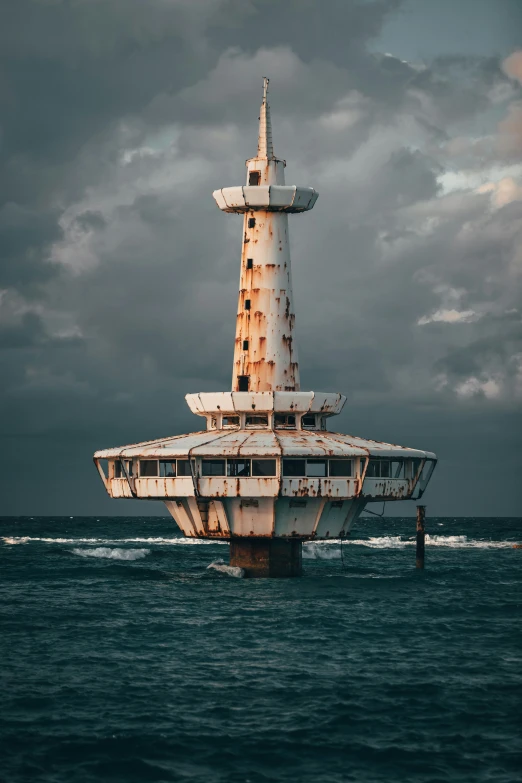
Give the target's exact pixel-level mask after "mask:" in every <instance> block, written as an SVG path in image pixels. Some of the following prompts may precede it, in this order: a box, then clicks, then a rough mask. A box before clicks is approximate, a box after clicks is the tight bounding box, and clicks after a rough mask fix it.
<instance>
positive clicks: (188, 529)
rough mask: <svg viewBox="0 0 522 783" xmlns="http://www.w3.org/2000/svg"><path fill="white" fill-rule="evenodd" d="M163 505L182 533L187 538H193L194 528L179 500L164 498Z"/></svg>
mask: <svg viewBox="0 0 522 783" xmlns="http://www.w3.org/2000/svg"><path fill="white" fill-rule="evenodd" d="M165 505H166V507H167V509H168V511H169V513H170V515H171V516H172V518H173V519H174V521H175V522H176V524H177V525H178V527H179V528H180V529H181V531H182V533H184V535H185V536H187V537H188V538H195V537H196V536H197V531H196V528H195V527H194V524H193V522H192V519H191V518H190V517H189V515H188V514H187V512H186V510H185V509H184V507H183V504H182V503H181V501H178V500H165Z"/></svg>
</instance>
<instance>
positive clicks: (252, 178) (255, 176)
mask: <svg viewBox="0 0 522 783" xmlns="http://www.w3.org/2000/svg"><path fill="white" fill-rule="evenodd" d="M260 179H261V172H260V171H251V172H250V173H249V175H248V184H249V185H259V180H260Z"/></svg>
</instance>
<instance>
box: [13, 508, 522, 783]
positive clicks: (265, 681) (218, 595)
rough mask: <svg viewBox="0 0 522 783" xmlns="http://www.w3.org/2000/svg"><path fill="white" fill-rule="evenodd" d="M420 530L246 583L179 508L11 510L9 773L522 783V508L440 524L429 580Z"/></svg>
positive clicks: (380, 537)
mask: <svg viewBox="0 0 522 783" xmlns="http://www.w3.org/2000/svg"><path fill="white" fill-rule="evenodd" d="M414 528H415V523H414V520H412V519H408V520H406V519H383V520H378V519H373V520H364V521H363V520H362V521H360V522H359V523H358V524H357V526H356V528H355V529H354V531H353V532H352V538H351V541H349V542H347V543H345V544H344V545H343V549H342V552H341V550H340V547H339V542H337V543H327V544H326V543H325V544H310V545H307V546H306V547H305V549H304V551H305V560H304V565H305V574H304V576H303V578H302V579H293V580H245V579H241V578H236V577H237V576H239V573H238V572H237V571H234V570H230V569H229V568H228V567H227V565H226V564H227V563H228V547H227V545H226V544H214V543H210V544H208V543H198V542H192V541H188V540H187V539H184V538H182V537H181V536H180V534H179V533H178V532H177V528H176V527H175V525H174V524H173V523H172V522H170V521H169V520H166V519H159V518H158V519H156V518H153V519H151V518H146V519H145V518H141V519H136V518H130V519H124V518H101V519H96V518H78V517H76V518H70V519H69V518H67V519H63V518H56V519H48V518H37V517H35V518H31V519H29V518H18V519H12V518H11V519H3V520H1V521H0V536H1V538H0V563H1V571H0V579H1V582H2V584H1V588H2V602H1V604H0V624H1V638H0V655H1V661H2V686H3V687H2V702H3V706H2V709H1V711H0V731H1V738H2V745H3V750H2V752H1V754H0V780H2V781H6V782H7V781H9V783H18V782H19V781H45V782H46V783H51V782H53V783H54V782H56V783H62V782H63V783H65V782H67V783H77V782H78V783H80V782H81V783H90V781H118V782H120V781H121V783H134V781H140V782H141V781H205V782H207V781H210V782H213V781H219V782H221V781H233V782H235V781H238V783H239V781H251V782H252V783H258V782H260V781H285V782H286V781H289V782H290V781H292V782H295V781H304V782H306V783H308V782H310V783H312V782H313V783H323V782H324V783H326V781H328V783H330V782H331V783H340V782H341V781H365V782H366V781H368V783H370V782H371V783H376V782H378V781H387V783H395V782H396V781H397V783H398V782H399V781H400V782H401V783H407V782H408V781H415V782H416V783H417V782H418V783H428V782H429V783H435V782H438V781H452V783H455V782H457V783H458V782H460V781H462V782H463V783H464V782H466V783H469V781H474V782H475V781H495V783H504V782H505V783H513V781H516V780H520V779H521V773H520V770H521V768H522V756H521V750H522V747H521V743H520V741H519V739H518V737H519V736H520V714H521V712H520V707H521V703H520V702H521V699H520V695H521V686H522V667H521V657H522V656H521V650H522V648H521V636H520V625H519V624H520V619H521V605H522V596H521V590H520V572H521V565H522V550H520V549H518V550H517V549H514V548H513V544H514V543H515V542H519V541H521V540H522V520H515V519H496V520H494V519H458V520H454V519H429V520H428V524H427V529H428V530H429V531H430V539H429V540H428V543H427V547H426V558H427V560H426V570H425V571H424V572H417V571H416V570H415V549H414V545H413V536H414V533H415V529H414ZM341 555H342V556H341ZM209 565H213V567H211V568H208V566H209Z"/></svg>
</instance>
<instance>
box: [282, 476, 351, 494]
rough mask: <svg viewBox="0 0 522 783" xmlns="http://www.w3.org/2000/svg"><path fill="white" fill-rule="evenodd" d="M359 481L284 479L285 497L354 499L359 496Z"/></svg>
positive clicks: (283, 489)
mask: <svg viewBox="0 0 522 783" xmlns="http://www.w3.org/2000/svg"><path fill="white" fill-rule="evenodd" d="M359 486H360V482H359V481H357V479H354V478H352V479H350V478H346V479H338V478H282V479H281V495H282V496H283V497H328V498H334V499H336V498H353V497H355V496H356V495H358V494H359Z"/></svg>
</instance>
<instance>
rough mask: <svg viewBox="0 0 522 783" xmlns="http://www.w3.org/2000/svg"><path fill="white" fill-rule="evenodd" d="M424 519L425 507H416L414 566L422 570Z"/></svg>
mask: <svg viewBox="0 0 522 783" xmlns="http://www.w3.org/2000/svg"><path fill="white" fill-rule="evenodd" d="M425 517H426V506H417V547H416V555H415V565H416V567H417V568H424V539H425V536H426V533H425V531H424V519H425Z"/></svg>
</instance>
